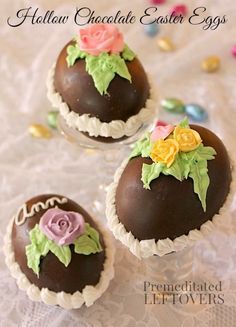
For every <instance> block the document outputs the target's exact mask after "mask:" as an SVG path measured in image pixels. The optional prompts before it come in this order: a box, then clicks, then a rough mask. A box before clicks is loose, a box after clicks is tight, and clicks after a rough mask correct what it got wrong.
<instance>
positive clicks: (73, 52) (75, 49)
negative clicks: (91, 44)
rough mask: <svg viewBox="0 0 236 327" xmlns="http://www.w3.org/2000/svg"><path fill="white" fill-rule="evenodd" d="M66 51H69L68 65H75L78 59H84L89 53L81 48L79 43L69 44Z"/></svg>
mask: <svg viewBox="0 0 236 327" xmlns="http://www.w3.org/2000/svg"><path fill="white" fill-rule="evenodd" d="M66 51H67V57H66V62H67V65H68V67H71V66H73V65H74V63H75V61H76V60H77V59H83V58H85V57H86V55H87V54H86V52H83V51H81V50H80V48H79V46H78V44H75V45H69V46H68V47H67V49H66Z"/></svg>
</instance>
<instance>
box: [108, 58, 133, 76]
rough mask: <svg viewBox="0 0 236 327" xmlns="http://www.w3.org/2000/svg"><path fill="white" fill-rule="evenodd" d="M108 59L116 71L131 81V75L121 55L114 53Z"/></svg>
mask: <svg viewBox="0 0 236 327" xmlns="http://www.w3.org/2000/svg"><path fill="white" fill-rule="evenodd" d="M108 60H109V63H110V65H111V66H112V70H113V71H114V73H116V74H118V75H120V76H121V77H123V78H125V79H127V80H128V81H130V82H131V75H130V73H129V71H128V68H127V66H126V63H125V61H124V59H123V58H121V57H120V56H119V55H115V54H112V55H110V56H109V59H108Z"/></svg>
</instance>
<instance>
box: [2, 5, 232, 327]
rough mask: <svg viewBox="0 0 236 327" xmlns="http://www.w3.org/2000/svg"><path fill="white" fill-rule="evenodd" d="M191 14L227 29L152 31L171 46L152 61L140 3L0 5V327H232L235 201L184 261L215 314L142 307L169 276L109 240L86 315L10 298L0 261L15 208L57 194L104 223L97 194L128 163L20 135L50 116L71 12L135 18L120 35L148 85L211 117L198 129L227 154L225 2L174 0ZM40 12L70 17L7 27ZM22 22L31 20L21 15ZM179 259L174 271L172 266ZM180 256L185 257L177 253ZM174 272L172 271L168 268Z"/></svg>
mask: <svg viewBox="0 0 236 327" xmlns="http://www.w3.org/2000/svg"><path fill="white" fill-rule="evenodd" d="M176 2H177V1H175V0H168V1H166V4H165V5H163V6H160V7H159V9H158V12H157V14H158V15H161V14H165V13H167V12H169V9H170V6H171V5H173V4H176ZM182 2H183V3H185V4H186V5H187V6H188V8H189V11H190V12H191V11H192V10H193V9H194V7H196V6H198V5H199V6H205V7H207V12H206V14H204V16H205V17H206V16H208V15H212V16H217V15H227V18H228V21H227V23H226V24H224V25H221V26H220V27H219V28H218V29H216V30H215V31H204V30H202V27H201V26H198V25H196V26H193V25H189V24H188V23H184V24H182V25H166V26H164V25H163V26H160V34H159V36H164V35H168V36H170V37H171V38H172V39H173V41H174V42H175V44H176V51H174V52H172V53H163V52H160V51H159V49H158V47H157V41H156V39H155V38H148V37H147V36H146V35H145V34H144V32H143V26H142V25H141V24H140V23H139V19H138V18H139V17H140V16H141V15H143V11H144V9H145V8H147V7H148V6H149V2H148V1H145V0H133V1H130V2H127V1H126V0H113V1H107V0H99V1H94V0H87V1H82V0H81V1H77V2H76V3H75V2H73V3H69V2H65V1H62V0H57V1H56V0H52V1H50V2H49V1H46V0H37V2H35V1H28V0H24V1H20V0H15V1H11V3H10V2H9V1H7V0H3V1H1V18H2V19H1V21H0V24H1V28H0V70H1V79H0V94H1V96H0V113H1V128H0V189H1V192H0V248H1V250H0V295H1V301H0V326H3V327H13V326H16V327H18V326H22V327H44V326H48V325H49V324H50V327H51V326H52V327H58V326H69V327H70V326H79V327H111V326H115V327H116V326H119V327H144V326H148V327H156V326H158V327H159V326H161V327H162V326H165V327H172V326H173V327H199V326H200V327H208V326H210V327H222V326H225V327H234V326H235V322H236V257H235V253H236V219H235V218H236V198H234V201H233V203H232V206H231V209H230V211H229V214H228V215H227V216H226V218H225V220H224V223H222V222H219V224H218V229H217V230H216V231H214V232H212V233H211V234H209V235H208V236H206V237H205V238H204V239H202V240H200V241H198V242H197V243H196V244H195V246H194V249H193V253H192V255H191V256H190V259H189V264H190V265H191V266H192V267H193V271H194V275H195V278H196V279H203V280H206V281H208V280H213V281H214V280H216V281H218V280H222V282H223V284H224V287H223V289H224V294H225V303H224V305H199V304H195V305H193V304H188V305H182V306H181V305H171V304H165V305H145V304H144V291H143V282H144V281H145V280H150V281H153V282H157V279H158V278H157V275H158V273H159V274H160V275H163V274H164V273H165V271H166V270H169V268H170V265H169V262H168V258H167V257H165V256H164V257H163V258H155V259H156V260H154V259H153V258H149V259H145V260H143V261H140V260H139V259H138V258H136V257H135V256H133V255H132V254H131V253H130V251H129V250H128V249H126V247H124V246H123V245H122V244H121V243H120V242H118V241H115V245H116V255H115V278H114V279H113V280H112V282H111V283H110V285H109V287H108V289H107V291H106V292H105V293H104V294H103V295H102V297H100V298H99V299H98V300H97V301H96V302H95V303H94V305H92V306H91V307H89V308H87V307H85V306H83V307H81V308H80V309H77V310H69V311H67V310H64V309H62V308H59V307H56V306H48V305H45V304H43V303H40V302H33V301H31V300H30V299H29V298H28V296H27V295H26V293H25V292H23V291H21V290H19V288H18V286H17V284H16V282H15V280H14V278H12V277H11V275H10V272H9V270H8V268H7V266H6V265H5V263H4V255H3V252H2V245H3V238H4V235H5V233H6V226H7V224H8V222H9V220H10V219H11V217H12V216H13V214H14V213H15V211H16V210H17V208H18V207H19V206H21V205H22V203H24V202H25V200H27V199H29V198H31V197H33V196H35V195H38V194H43V193H56V194H64V195H66V196H68V197H69V198H72V199H73V200H75V201H76V202H78V203H79V204H80V205H82V206H83V207H84V208H85V209H86V210H87V211H88V212H90V213H91V215H92V216H94V217H97V218H98V219H101V220H103V221H105V205H104V204H105V190H104V185H109V184H110V183H111V182H112V180H113V176H114V173H115V171H116V169H117V168H118V167H119V166H120V164H121V162H122V160H123V159H124V158H126V157H127V154H128V153H129V150H128V149H125V148H124V149H121V150H120V151H119V152H114V153H113V152H112V151H111V152H110V153H109V156H108V154H105V155H104V152H99V151H92V150H82V149H80V148H78V147H76V146H75V145H74V144H72V143H69V142H68V141H67V140H66V139H64V138H62V137H60V136H59V135H58V134H57V133H56V132H55V133H54V137H53V138H52V139H51V140H43V139H33V138H32V137H31V136H30V135H29V134H28V131H27V128H28V126H29V125H30V124H32V123H43V124H44V123H45V120H46V115H47V111H48V110H52V108H51V105H50V103H49V102H48V100H47V96H46V93H47V89H46V85H45V80H46V78H47V74H48V70H49V69H50V67H51V65H52V63H53V62H54V61H55V58H56V57H57V55H58V53H59V51H60V50H61V49H62V47H63V46H64V44H66V42H68V40H70V39H71V36H72V35H73V34H74V33H76V31H77V29H78V26H77V25H76V24H75V23H74V21H73V15H74V13H75V10H76V6H78V7H82V6H88V7H90V8H91V9H92V10H95V13H96V14H97V15H99V14H100V15H101V14H104V15H109V14H112V15H114V14H115V13H116V12H117V11H118V10H121V12H123V13H126V14H127V13H128V11H129V10H132V11H133V13H134V14H135V15H136V17H137V20H136V23H135V24H130V25H119V26H118V27H119V28H120V30H121V31H122V32H123V33H124V36H125V40H126V42H127V44H129V46H130V47H131V48H132V49H133V50H134V51H135V52H136V53H137V55H138V56H139V59H140V61H141V62H142V64H143V65H144V67H145V70H146V71H150V72H151V73H152V76H153V77H154V79H155V82H156V83H157V88H158V94H159V98H163V97H178V98H181V99H183V101H184V102H185V103H198V104H201V105H203V106H204V107H205V108H206V109H207V111H208V114H209V120H208V121H207V122H206V123H205V124H204V125H205V126H207V127H209V128H210V129H212V130H213V131H214V132H215V133H216V134H217V135H219V136H220V137H221V139H222V140H223V142H224V143H225V145H226V147H227V148H228V149H231V150H230V154H231V156H232V159H233V160H235V159H236V155H235V139H236V128H235V127H236V107H235V103H236V92H235V85H236V73H235V67H236V66H235V65H236V62H235V58H233V57H232V56H231V53H230V50H231V47H232V46H233V45H234V44H235V42H236V40H235V26H236V25H235V22H236V4H235V1H233V0H225V1H220V0H215V1H210V0H204V1H203V0H199V1H197V3H196V1H187V0H183V1H182ZM30 6H32V7H33V8H37V7H39V11H38V14H40V13H42V12H44V11H46V10H49V9H53V10H55V13H56V14H57V15H70V19H69V21H68V23H67V24H65V25H56V24H50V25H47V24H41V25H40V24H35V25H33V26H32V25H31V23H30V22H25V23H24V24H23V25H22V26H20V27H18V28H12V27H9V26H8V25H7V23H6V20H7V17H9V16H12V17H13V18H14V17H15V14H16V12H17V11H18V10H19V9H20V8H23V7H24V8H26V7H30ZM31 13H32V12H31ZM212 54H213V55H218V56H219V57H220V58H221V69H220V70H219V71H218V72H217V73H214V74H206V73H203V72H202V71H201V68H200V64H201V61H202V59H203V58H205V57H207V56H209V55H212ZM160 119H162V120H166V121H168V122H170V123H176V122H178V121H180V120H181V119H182V117H181V116H177V115H171V114H169V113H165V112H163V111H161V112H160ZM180 253H181V252H179V254H178V255H177V258H178V259H179V260H180V262H181V260H182V259H181V258H180V257H179V255H180ZM183 256H184V254H183ZM171 267H172V268H173V269H174V268H175V265H174V264H173V265H172V266H171Z"/></svg>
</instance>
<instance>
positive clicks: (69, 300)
mask: <svg viewBox="0 0 236 327" xmlns="http://www.w3.org/2000/svg"><path fill="white" fill-rule="evenodd" d="M93 220H94V219H93ZM94 221H95V223H96V224H97V226H98V229H99V231H100V233H102V235H103V238H104V243H105V246H106V247H105V253H106V259H105V262H104V267H103V271H102V272H101V277H100V280H99V282H98V284H97V285H95V286H91V285H87V286H85V288H84V289H83V290H82V293H81V292H79V291H77V292H75V293H73V294H69V293H66V292H58V293H57V292H53V291H50V290H49V289H48V288H42V289H41V290H40V289H39V288H38V287H37V286H36V285H34V284H32V283H31V282H30V281H29V280H28V278H27V277H26V275H25V274H24V273H23V272H22V271H21V269H20V266H19V264H18V263H17V262H16V261H15V254H14V250H13V246H12V241H11V234H12V226H13V222H14V218H13V219H11V221H10V223H9V224H8V226H7V232H6V235H5V237H4V247H3V250H4V253H5V262H6V265H7V266H8V268H9V270H10V272H11V275H12V276H13V277H14V278H15V279H16V281H17V285H18V286H19V288H20V289H21V290H23V291H26V293H27V295H28V296H29V298H30V299H31V300H32V301H42V302H44V303H45V304H48V305H59V306H61V307H62V308H64V309H78V308H80V307H81V306H82V305H83V304H85V305H86V306H87V307H89V306H91V305H92V304H93V303H94V302H95V301H96V300H97V299H98V298H99V297H100V296H101V295H102V294H103V293H104V292H105V291H106V289H107V288H108V286H109V283H110V281H111V279H113V277H114V268H113V265H114V253H115V248H114V245H113V242H112V239H111V236H110V234H109V232H108V231H106V230H105V228H104V227H103V226H102V225H101V223H100V222H98V221H97V220H94Z"/></svg>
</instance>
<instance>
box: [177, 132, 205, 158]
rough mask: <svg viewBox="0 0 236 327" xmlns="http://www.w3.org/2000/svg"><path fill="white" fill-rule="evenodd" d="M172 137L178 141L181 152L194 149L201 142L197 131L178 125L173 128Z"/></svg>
mask: <svg viewBox="0 0 236 327" xmlns="http://www.w3.org/2000/svg"><path fill="white" fill-rule="evenodd" d="M174 139H175V140H176V141H177V142H178V144H179V149H180V151H183V152H189V151H192V150H195V149H196V148H197V147H199V145H200V144H201V142H202V139H201V137H200V135H199V134H198V132H196V131H194V130H193V129H191V128H182V127H180V126H176V127H175V129H174Z"/></svg>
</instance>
